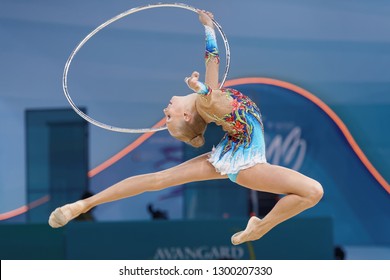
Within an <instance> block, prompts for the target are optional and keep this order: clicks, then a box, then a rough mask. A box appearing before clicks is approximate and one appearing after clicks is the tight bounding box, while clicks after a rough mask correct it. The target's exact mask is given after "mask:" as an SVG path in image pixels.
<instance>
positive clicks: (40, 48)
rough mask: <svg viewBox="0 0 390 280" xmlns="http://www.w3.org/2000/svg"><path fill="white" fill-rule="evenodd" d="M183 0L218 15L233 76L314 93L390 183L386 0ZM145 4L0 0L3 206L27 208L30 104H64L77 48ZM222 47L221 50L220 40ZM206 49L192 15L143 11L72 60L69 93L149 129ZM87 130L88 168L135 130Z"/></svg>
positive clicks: (101, 114)
mask: <svg viewBox="0 0 390 280" xmlns="http://www.w3.org/2000/svg"><path fill="white" fill-rule="evenodd" d="M185 3H188V4H190V5H193V6H195V7H199V8H204V9H207V10H210V11H212V12H213V13H214V14H215V18H216V19H217V21H218V22H219V23H220V24H221V26H222V27H223V30H224V32H225V33H226V35H227V37H228V39H229V43H230V46H231V58H232V60H231V69H230V73H229V77H228V78H229V79H233V78H239V77H248V76H256V77H259V76H261V77H270V78H275V79H280V80H285V81H288V82H290V83H293V84H296V85H299V86H301V87H303V88H305V89H306V90H309V91H310V92H312V93H314V94H315V95H316V96H318V97H319V98H320V99H322V100H323V101H324V102H325V103H326V104H328V105H329V106H330V107H331V108H332V109H333V110H334V111H335V112H336V113H337V114H338V115H339V116H340V117H341V119H342V120H343V121H344V122H345V124H346V125H347V127H348V129H349V130H350V131H351V133H352V135H353V136H354V138H355V139H356V141H357V143H358V144H359V145H360V147H361V148H362V150H363V151H364V153H365V154H366V155H367V157H368V159H369V160H370V161H371V162H372V163H373V165H374V166H375V167H376V168H377V170H378V171H379V172H380V173H381V174H382V176H383V177H384V178H385V179H386V180H387V181H389V179H390V168H389V167H390V160H389V158H390V145H389V141H388V139H389V131H390V130H389V125H388V122H387V120H388V119H389V118H390V95H389V90H390V76H389V74H388V69H389V66H390V51H389V50H390V36H389V35H390V31H389V30H390V18H389V17H388V15H389V13H390V3H389V2H388V1H385V0H382V1H380V0H375V1H363V0H357V1H353V3H352V2H351V1H345V0H341V1H326V2H323V1H309V0H297V1H293V2H292V1H287V0H278V1H255V0H245V1H233V0H226V1H207V2H206V1H202V2H201V1H185ZM145 4H149V2H147V1H99V2H96V1H89V0H88V1H74V0H70V1H43V0H35V1H10V0H0V6H1V8H0V38H1V44H0V61H1V63H0V77H1V78H0V119H1V121H0V129H1V131H2V132H1V134H2V137H0V213H5V212H8V211H11V210H13V209H16V208H19V207H21V206H23V205H25V204H26V178H25V177H26V176H25V175H26V158H25V154H26V151H25V122H24V118H25V110H27V109H42V108H47V109H53V108H69V105H68V103H67V101H66V99H65V98H64V96H63V93H62V86H61V79H62V71H63V67H64V64H65V61H66V59H67V58H68V56H69V54H70V52H71V51H72V49H73V48H74V47H75V46H76V44H77V43H78V42H79V41H80V40H81V39H82V38H84V37H85V36H86V35H87V34H88V33H89V32H90V31H91V30H93V29H94V28H95V27H97V26H98V25H99V24H100V23H102V22H104V21H105V20H107V19H109V18H111V17H113V16H115V15H116V14H118V13H120V12H123V11H125V10H127V9H130V8H132V7H135V6H140V5H145ZM220 48H221V49H222V55H223V48H222V43H221V40H220ZM202 54H203V30H202V28H200V26H199V23H198V20H197V17H196V15H195V14H193V13H192V12H190V11H186V10H181V9H180V10H179V9H154V10H148V11H143V12H140V13H137V14H134V15H131V16H129V17H127V18H125V19H123V20H121V21H118V22H116V23H114V24H113V25H111V26H110V27H109V28H107V29H105V30H104V31H102V32H101V33H99V34H98V35H97V36H96V37H94V38H93V39H92V40H91V41H90V42H88V43H87V44H86V45H85V47H84V48H83V49H82V50H81V51H80V53H79V54H78V55H77V56H76V58H75V60H74V63H73V64H72V66H71V69H70V74H69V90H70V93H71V95H72V97H73V98H74V100H75V102H76V104H78V105H79V106H83V107H86V108H87V110H88V113H89V114H90V115H91V116H92V117H94V118H96V119H98V120H100V121H103V122H107V123H110V124H113V125H117V126H128V127H150V126H152V125H153V124H154V123H156V122H157V121H158V120H160V119H161V118H162V116H163V114H162V109H163V108H164V107H165V106H166V104H167V101H168V100H169V98H170V97H171V96H172V95H181V94H185V93H187V92H188V89H187V88H186V86H185V84H184V83H183V82H182V81H183V78H184V77H185V76H186V75H188V74H190V73H191V72H192V71H193V70H199V71H200V72H201V73H202V71H203V68H204V66H203V59H202ZM223 67H224V65H223V63H222V67H221V68H222V69H223ZM89 130H90V131H89V133H90V138H89V166H90V168H93V167H95V166H97V165H99V164H100V163H101V162H103V161H105V160H106V159H107V158H108V157H110V156H112V155H113V154H115V153H117V152H118V151H119V150H121V149H122V148H123V147H125V146H127V145H128V144H129V143H130V142H132V141H133V140H134V139H135V137H137V136H136V135H127V134H120V133H113V132H109V131H105V130H103V129H100V128H97V127H94V126H91V127H90V129H89ZM140 153H141V152H140ZM118 179H120V178H118ZM100 187H104V186H100ZM352 187H353V186H352ZM95 190H96V189H95ZM349 199H353V197H349V198H348V200H349ZM344 203H348V201H347V200H346V201H344ZM142 215H144V216H142ZM142 215H141V218H145V217H146V216H145V214H142ZM132 218H133V219H137V217H132ZM179 218H180V217H179Z"/></svg>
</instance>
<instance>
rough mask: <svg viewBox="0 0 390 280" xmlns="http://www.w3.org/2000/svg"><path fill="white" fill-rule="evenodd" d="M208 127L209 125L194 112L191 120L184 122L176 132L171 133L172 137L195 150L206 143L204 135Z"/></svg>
mask: <svg viewBox="0 0 390 280" xmlns="http://www.w3.org/2000/svg"><path fill="white" fill-rule="evenodd" d="M206 127H207V123H206V122H205V121H204V120H203V118H202V117H201V116H200V115H199V114H198V112H194V113H193V115H192V118H191V120H190V121H185V120H182V121H181V122H180V124H179V125H178V127H177V129H176V130H175V132H174V133H171V135H172V136H173V137H175V138H176V139H178V140H180V141H183V142H185V143H187V144H190V145H191V146H193V147H195V148H199V147H202V146H203V145H204V143H205V139H204V136H203V135H204V132H205V131H206Z"/></svg>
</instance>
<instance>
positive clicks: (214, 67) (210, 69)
mask: <svg viewBox="0 0 390 280" xmlns="http://www.w3.org/2000/svg"><path fill="white" fill-rule="evenodd" d="M198 13H199V21H200V22H201V23H202V24H203V25H204V28H205V41H206V42H205V44H206V50H205V55H204V59H205V66H206V75H205V83H202V82H200V81H199V73H198V72H196V71H194V72H193V73H192V75H191V77H188V78H186V79H185V82H186V83H187V85H188V87H189V88H191V89H192V90H194V91H195V92H197V93H200V94H204V95H207V94H208V93H210V92H211V90H213V89H218V88H219V83H218V80H219V61H220V60H219V52H218V45H217V38H216V35H215V30H214V23H213V21H212V19H213V18H214V16H213V14H212V13H210V12H206V11H202V10H199V11H198Z"/></svg>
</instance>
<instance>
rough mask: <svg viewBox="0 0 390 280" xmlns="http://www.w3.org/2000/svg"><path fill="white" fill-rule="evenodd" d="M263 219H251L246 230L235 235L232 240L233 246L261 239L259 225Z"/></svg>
mask: <svg viewBox="0 0 390 280" xmlns="http://www.w3.org/2000/svg"><path fill="white" fill-rule="evenodd" d="M260 222H261V219H259V218H257V217H255V216H253V217H251V218H250V219H249V221H248V224H247V226H246V229H245V230H243V231H239V232H237V233H235V234H234V235H233V236H232V238H231V241H232V244H233V245H239V244H242V243H244V242H247V241H253V240H257V239H259V238H260V237H261V234H260V233H259V225H260Z"/></svg>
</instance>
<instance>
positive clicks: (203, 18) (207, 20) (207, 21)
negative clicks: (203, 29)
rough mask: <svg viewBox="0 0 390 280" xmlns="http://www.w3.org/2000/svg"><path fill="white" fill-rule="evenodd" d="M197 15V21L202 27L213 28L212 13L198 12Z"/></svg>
mask: <svg viewBox="0 0 390 280" xmlns="http://www.w3.org/2000/svg"><path fill="white" fill-rule="evenodd" d="M198 14H199V21H200V22H201V23H202V24H203V25H207V26H210V27H214V23H213V20H212V19H213V18H214V15H213V14H212V13H210V12H207V11H205V10H198Z"/></svg>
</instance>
